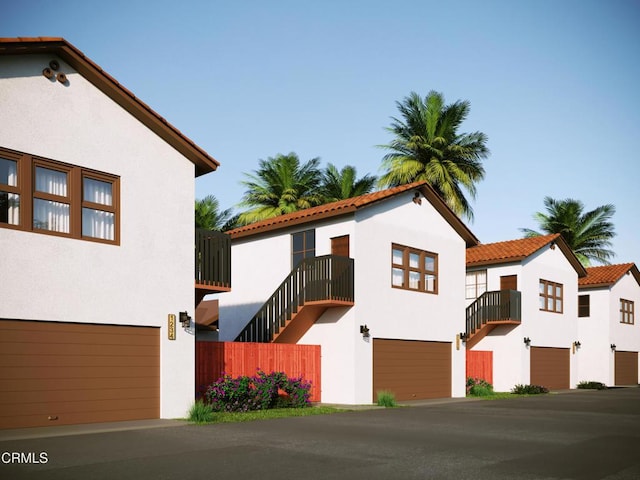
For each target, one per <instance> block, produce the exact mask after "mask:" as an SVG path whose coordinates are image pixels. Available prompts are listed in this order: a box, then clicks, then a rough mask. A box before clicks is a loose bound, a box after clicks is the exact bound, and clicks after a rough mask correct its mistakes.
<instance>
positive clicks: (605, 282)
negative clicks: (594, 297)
mask: <svg viewBox="0 0 640 480" xmlns="http://www.w3.org/2000/svg"><path fill="white" fill-rule="evenodd" d="M629 272H631V273H633V275H634V276H635V277H636V280H637V281H638V283H639V284H640V275H639V273H638V267H636V265H635V263H620V264H617V265H601V266H597V267H588V268H587V276H586V277H584V278H581V279H580V280H578V286H579V287H596V286H598V287H602V286H610V285H614V284H615V283H616V282H617V281H618V280H620V279H621V278H622V277H623V276H624V275H625V274H626V273H629Z"/></svg>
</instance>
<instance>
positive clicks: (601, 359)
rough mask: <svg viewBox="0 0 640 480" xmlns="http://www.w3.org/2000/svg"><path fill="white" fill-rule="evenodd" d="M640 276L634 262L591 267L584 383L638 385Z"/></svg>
mask: <svg viewBox="0 0 640 480" xmlns="http://www.w3.org/2000/svg"><path fill="white" fill-rule="evenodd" d="M639 304H640V272H638V267H637V266H636V265H635V264H634V263H623V264H618V265H606V266H599V267H589V268H587V276H586V277H582V278H580V280H579V296H578V317H579V318H578V331H579V336H580V339H581V342H582V346H581V348H580V364H579V379H580V381H597V382H602V383H604V384H605V385H608V386H614V385H637V384H638V382H639V378H638V351H640V326H639V325H638V324H636V323H635V313H636V308H637V305H639Z"/></svg>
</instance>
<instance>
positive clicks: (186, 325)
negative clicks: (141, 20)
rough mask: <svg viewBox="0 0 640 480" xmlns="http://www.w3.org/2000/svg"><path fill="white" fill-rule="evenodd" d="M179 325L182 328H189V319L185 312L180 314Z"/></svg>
mask: <svg viewBox="0 0 640 480" xmlns="http://www.w3.org/2000/svg"><path fill="white" fill-rule="evenodd" d="M180 323H181V324H182V328H189V326H190V325H191V317H190V316H189V314H188V313H187V312H180Z"/></svg>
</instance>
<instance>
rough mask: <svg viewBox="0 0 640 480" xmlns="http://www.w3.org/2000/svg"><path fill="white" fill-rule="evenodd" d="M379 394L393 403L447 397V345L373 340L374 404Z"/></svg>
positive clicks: (448, 390) (449, 362) (441, 343)
mask: <svg viewBox="0 0 640 480" xmlns="http://www.w3.org/2000/svg"><path fill="white" fill-rule="evenodd" d="M381 390H385V391H390V392H393V393H394V394H395V397H396V400H421V399H425V398H445V397H451V343H449V342H423V341H413V340H387V339H379V338H376V339H374V340H373V399H374V401H376V400H377V392H378V391H381Z"/></svg>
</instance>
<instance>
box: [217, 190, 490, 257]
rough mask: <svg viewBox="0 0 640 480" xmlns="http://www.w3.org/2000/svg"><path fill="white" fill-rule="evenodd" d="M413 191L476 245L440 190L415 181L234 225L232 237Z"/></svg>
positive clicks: (348, 210) (344, 211)
mask: <svg viewBox="0 0 640 480" xmlns="http://www.w3.org/2000/svg"><path fill="white" fill-rule="evenodd" d="M411 190H420V192H421V193H422V194H423V196H424V197H425V198H426V199H427V200H428V201H429V202H431V204H432V205H433V206H434V207H435V208H436V210H438V212H439V213H440V214H441V215H442V216H443V217H444V218H445V220H447V222H448V223H449V224H450V225H451V226H452V227H453V228H454V229H455V230H456V231H457V232H458V234H459V235H460V236H461V237H462V238H463V239H464V240H465V242H466V243H467V245H477V244H478V239H477V238H476V237H475V235H473V233H472V232H471V231H470V230H469V229H468V228H467V226H466V225H465V224H464V223H463V222H462V221H461V220H460V219H459V218H458V217H457V216H456V215H455V214H454V213H453V212H452V211H451V209H450V208H449V207H448V206H447V205H446V204H445V203H444V202H443V201H442V199H441V198H440V197H439V196H438V194H437V193H435V191H434V190H433V188H431V187H430V186H429V185H428V184H427V182H424V181H422V182H414V183H409V184H406V185H401V186H398V187H392V188H388V189H386V190H380V191H377V192H373V193H367V194H365V195H360V196H359V197H354V198H349V199H347V200H339V201H337V202H332V203H327V204H324V205H319V206H317V207H312V208H307V209H305V210H300V211H298V212H293V213H288V214H285V215H279V216H277V217H274V218H270V219H268V220H263V221H261V222H255V223H251V224H249V225H246V226H243V227H239V228H235V229H233V230H230V231H228V232H227V233H228V234H229V235H231V238H232V239H236V238H242V237H247V236H250V235H254V234H259V233H264V232H268V231H272V230H277V229H280V228H286V227H289V226H292V225H299V224H304V223H309V222H313V221H317V220H321V219H324V218H331V217H337V216H340V215H344V214H347V213H353V212H355V211H356V210H358V209H360V208H364V207H367V206H369V205H372V204H374V203H377V202H381V201H384V200H386V199H389V198H391V197H394V196H396V195H399V194H401V193H405V192H409V191H411Z"/></svg>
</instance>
